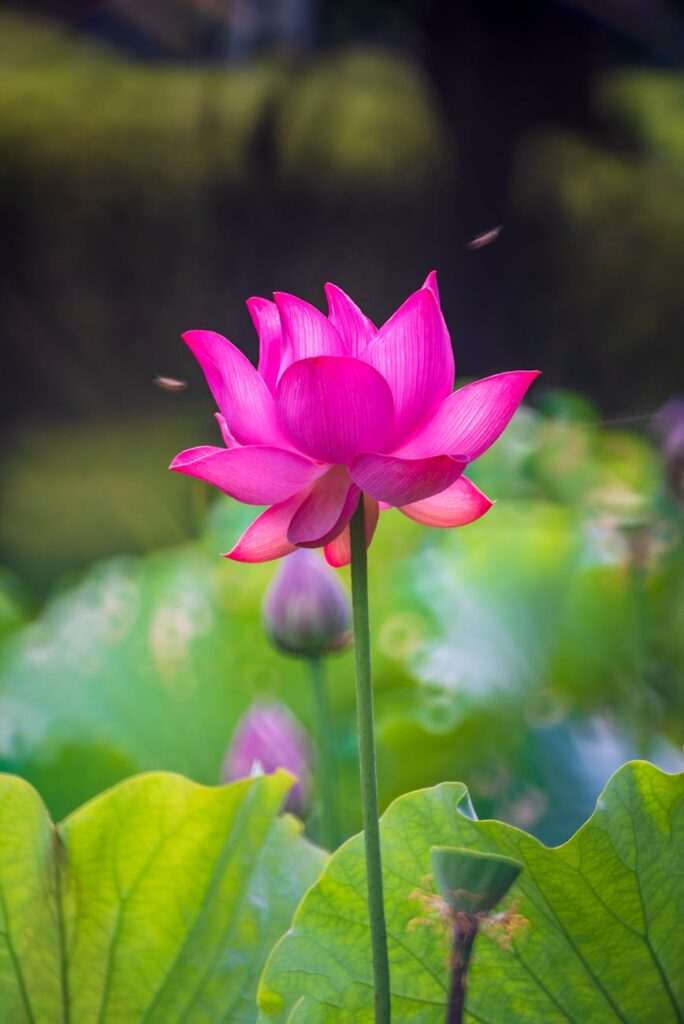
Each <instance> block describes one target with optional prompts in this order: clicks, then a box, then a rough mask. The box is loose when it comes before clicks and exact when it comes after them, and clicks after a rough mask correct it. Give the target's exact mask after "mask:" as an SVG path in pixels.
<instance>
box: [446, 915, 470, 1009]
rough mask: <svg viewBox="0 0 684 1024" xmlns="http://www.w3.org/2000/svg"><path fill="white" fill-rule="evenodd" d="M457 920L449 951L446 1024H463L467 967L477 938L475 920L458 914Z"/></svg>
mask: <svg viewBox="0 0 684 1024" xmlns="http://www.w3.org/2000/svg"><path fill="white" fill-rule="evenodd" d="M459 918H460V919H461V920H460V922H459V923H457V924H456V927H455V929H454V939H453V946H452V950H451V986H450V988H449V1002H448V1004H447V1013H446V1024H463V1014H464V1011H465V1001H466V983H467V980H468V965H469V964H470V954H471V953H472V951H473V943H474V942H475V939H476V937H477V927H478V925H477V918H476V917H475V916H474V915H470V914H460V915H459Z"/></svg>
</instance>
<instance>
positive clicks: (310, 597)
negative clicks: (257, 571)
mask: <svg viewBox="0 0 684 1024" xmlns="http://www.w3.org/2000/svg"><path fill="white" fill-rule="evenodd" d="M263 614H264V626H265V628H266V632H267V633H268V635H269V638H270V640H271V641H272V642H273V643H274V644H275V646H276V647H279V648H280V649H281V650H282V651H285V652H286V653H287V654H295V655H297V656H298V657H300V658H318V657H320V656H321V655H323V654H327V653H329V652H330V651H336V650H339V649H340V648H342V647H345V646H346V645H347V644H348V643H349V642H350V641H351V637H352V634H351V607H350V604H349V597H348V596H347V592H346V590H345V589H344V587H343V586H342V584H341V583H340V581H339V580H338V578H337V576H336V574H335V572H334V571H333V570H332V569H331V568H330V567H329V566H328V565H327V564H326V562H325V561H324V560H323V559H322V558H321V556H320V555H318V554H316V552H315V551H310V550H308V549H307V548H298V549H297V550H296V551H293V552H292V554H291V555H288V556H287V558H285V559H284V561H283V562H282V564H281V566H280V568H279V569H278V571H277V572H276V574H275V576H274V577H273V581H272V583H271V585H270V587H269V588H268V590H267V592H266V597H265V599H264V608H263Z"/></svg>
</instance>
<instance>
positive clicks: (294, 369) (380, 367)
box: [170, 271, 538, 566]
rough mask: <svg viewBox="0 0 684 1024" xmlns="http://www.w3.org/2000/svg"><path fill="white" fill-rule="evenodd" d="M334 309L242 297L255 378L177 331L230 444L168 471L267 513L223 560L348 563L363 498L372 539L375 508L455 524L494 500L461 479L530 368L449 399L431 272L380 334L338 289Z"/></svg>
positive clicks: (520, 391) (448, 356) (500, 423)
mask: <svg viewBox="0 0 684 1024" xmlns="http://www.w3.org/2000/svg"><path fill="white" fill-rule="evenodd" d="M325 290H326V294H327V298H328V306H329V313H328V316H327V317H326V316H324V315H323V313H321V312H320V311H319V310H318V309H316V308H315V307H314V306H311V305H309V303H308V302H304V301H303V300H302V299H298V298H296V297H295V296H294V295H287V294H284V293H281V292H278V293H276V295H275V302H269V301H268V300H266V299H260V298H253V299H249V300H248V302H247V306H248V309H249V312H250V314H251V316H252V319H253V321H254V325H255V327H256V329H257V332H258V334H259V342H260V354H259V369H258V371H257V370H255V369H254V367H253V366H252V364H251V363H250V362H249V360H248V359H247V358H246V357H245V356H244V355H243V354H242V352H240V350H239V349H237V348H236V347H235V346H234V345H232V344H231V343H230V342H229V341H227V339H226V338H223V337H222V336H221V335H220V334H215V333H214V332H213V331H188V332H187V333H186V334H184V335H183V338H184V340H185V341H186V343H187V344H188V345H189V347H190V349H191V351H192V352H193V354H194V356H195V358H196V359H197V361H198V362H199V364H200V366H201V367H202V370H203V371H204V375H205V377H206V378H207V383H208V384H209V387H210V388H211V391H212V394H213V396H214V398H215V399H216V404H217V405H218V407H219V410H220V412H219V413H218V414H217V418H218V421H219V424H220V426H221V431H222V434H223V440H224V442H225V447H223V448H218V447H212V446H210V445H203V446H201V447H199V448H190V449H189V450H187V451H184V452H181V453H180V455H177V456H176V458H175V459H174V460H173V462H172V463H171V467H170V468H171V469H173V470H176V471H177V472H179V473H187V474H188V475H189V476H196V477H199V479H200V480H206V481H207V483H210V484H213V485H214V486H215V487H218V488H219V489H220V490H222V491H224V492H225V493H226V494H229V495H230V496H231V497H233V498H235V499H236V500H237V501H242V502H245V503H246V504H249V505H268V506H270V507H269V508H267V509H266V511H265V512H262V513H261V515H259V516H258V517H257V518H256V519H255V520H254V522H253V523H252V525H251V526H249V527H248V529H247V530H246V531H245V533H244V534H243V535H242V537H241V538H240V540H239V541H238V542H237V544H236V545H235V547H234V548H233V550H232V551H230V552H229V553H228V555H227V557H228V558H233V559H236V560H237V561H241V562H265V561H268V560H270V559H272V558H280V557H281V556H282V555H286V554H288V553H289V552H291V551H294V549H295V548H297V547H311V548H313V547H323V548H324V550H325V556H326V558H327V560H328V562H329V563H330V564H331V565H333V566H340V565H346V564H347V563H348V562H349V560H350V541H349V528H348V523H349V520H350V519H351V517H352V515H353V513H354V510H355V509H356V506H357V505H358V502H359V499H360V497H361V494H362V493H363V495H364V501H365V505H366V523H367V527H368V528H367V536H368V543H370V541H371V538H372V536H373V533H374V531H375V527H376V525H377V520H378V511H379V508H381V507H382V508H391V507H396V508H398V509H399V510H400V511H401V512H403V513H404V514H405V515H407V516H409V517H410V518H411V519H416V520H418V522H421V523H426V524H427V525H429V526H440V527H447V526H463V525H465V524H466V523H470V522H473V520H475V519H478V518H479V517H480V516H482V515H484V513H485V512H486V511H487V510H488V509H489V508H490V507H491V505H492V502H491V501H490V500H489V498H487V497H486V496H485V495H484V494H483V493H482V492H481V491H480V490H478V488H477V487H475V485H474V484H472V483H471V482H470V481H469V480H468V479H467V478H466V477H465V476H463V475H462V474H463V470H464V469H465V467H466V466H467V465H468V463H469V462H472V461H473V460H474V459H477V458H478V456H480V455H482V453H483V452H484V451H486V449H487V448H489V446H490V445H491V444H493V443H494V441H496V439H497V438H498V437H499V435H500V434H501V432H502V431H503V430H504V429H505V427H506V426H507V425H508V423H509V421H510V419H511V417H512V415H513V413H514V412H515V410H516V409H517V407H518V405H519V404H520V402H521V400H522V398H523V396H524V394H525V392H526V391H527V389H528V387H529V386H530V384H531V383H532V381H533V380H534V378H535V377H536V376H537V374H538V371H536V370H515V371H512V372H510V373H500V374H497V375H496V376H494V377H487V378H485V379H484V380H479V381H475V382H473V383H472V384H466V385H465V387H462V388H461V389H460V390H458V391H455V392H453V393H452V389H453V383H454V357H453V353H452V349H451V342H450V340H449V333H448V331H447V328H446V324H445V322H444V317H443V316H442V312H441V309H440V305H439V294H438V291H437V277H436V274H435V273H434V271H433V272H432V273H431V274H430V275H429V276H428V278H427V280H426V282H425V284H424V285H423V287H422V288H420V289H419V290H418V291H417V292H414V293H413V295H411V296H409V298H408V299H407V300H406V302H404V304H403V305H402V306H400V308H399V309H398V310H397V312H396V313H394V315H393V316H391V317H390V319H389V320H388V321H387V323H385V324H384V325H383V326H382V327H381V328H380V329H379V330H378V329H377V328H376V327H375V326H374V325H373V324H372V323H371V321H370V320H369V319H368V317H366V316H364V314H363V313H362V312H361V310H360V309H359V308H358V306H356V304H355V303H354V302H352V300H351V299H350V298H349V296H348V295H346V294H345V293H344V292H343V291H342V290H341V289H340V288H338V287H336V286H335V285H332V284H328V285H326V289H325Z"/></svg>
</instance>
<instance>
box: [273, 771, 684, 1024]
mask: <svg viewBox="0 0 684 1024" xmlns="http://www.w3.org/2000/svg"><path fill="white" fill-rule="evenodd" d="M465 801H466V791H465V789H464V787H463V786H461V785H460V784H457V783H445V784H443V785H441V786H438V787H437V788H436V789H432V790H426V791H423V792H418V793H410V794H408V795H407V796H404V797H401V798H400V799H399V800H397V801H396V802H395V803H394V804H392V806H391V807H390V808H389V809H388V810H387V812H386V813H385V815H384V816H383V818H382V823H381V835H382V843H383V853H384V872H385V881H386V906H387V918H388V931H389V951H390V965H391V980H392V993H393V1013H394V1018H393V1019H395V1020H396V1022H397V1024H408V1022H409V1021H410V1022H411V1024H441V1022H442V1021H443V1020H444V1011H445V1003H446V995H447V985H448V978H447V963H448V924H447V923H445V917H444V915H443V914H442V913H441V912H440V909H439V905H436V904H435V898H434V897H435V893H434V889H433V887H432V885H431V884H430V882H429V879H428V877H427V876H429V873H430V871H431V863H430V852H431V848H432V847H433V846H434V844H435V843H437V844H448V845H453V844H457V845H458V846H461V847H465V848H467V849H471V850H476V851H483V852H491V853H496V854H502V855H504V856H506V857H511V858H513V859H514V860H516V861H519V862H521V863H522V864H523V866H524V870H523V872H522V874H521V875H520V877H519V879H518V881H517V882H516V883H515V885H514V887H513V888H512V890H511V897H512V899H513V900H514V903H513V904H511V905H510V907H509V917H508V919H507V920H504V921H499V922H498V923H497V921H496V919H494V920H493V921H492V922H491V924H490V925H489V926H487V927H483V928H482V929H481V934H480V936H479V938H478V939H477V940H476V946H475V955H474V958H473V964H472V967H471V971H470V979H469V987H468V996H467V1004H466V1019H467V1020H468V1021H472V1022H478V1021H483V1020H484V1021H488V1022H490V1024H504V1022H505V1024H518V1022H520V1024H527V1022H529V1021H544V1022H545V1024H555V1022H556V1021H558V1022H559V1024H560V1022H561V1021H565V1022H567V1021H568V1020H570V1021H577V1022H579V1021H582V1022H583V1024H590V1022H596V1024H599V1022H601V1024H603V1022H607V1021H612V1020H616V1021H622V1022H623V1024H628V1022H630V1024H631V1022H633V1024H645V1022H647V1021H648V1022H653V1024H655V1022H658V1024H677V1022H679V1021H681V1020H682V1014H684V946H683V945H682V943H681V941H680V930H681V919H682V914H684V885H683V884H682V873H681V845H682V842H683V841H684V776H682V775H679V776H669V775H665V774H663V773H661V772H659V771H658V770H657V769H655V768H653V767H652V766H651V765H648V764H645V763H640V762H636V763H632V764H629V765H626V766H625V767H624V768H622V769H621V770H620V771H619V772H618V773H617V774H616V775H615V776H614V777H613V778H612V779H611V781H610V782H609V784H608V786H607V787H606V789H605V791H604V792H603V794H602V795H601V797H600V799H599V803H598V805H597V808H596V811H595V812H594V814H593V815H592V817H591V818H590V820H589V821H588V822H587V823H586V824H585V825H584V826H583V828H582V829H580V831H579V832H578V833H577V834H576V835H575V836H573V838H572V839H571V840H569V841H568V842H567V843H566V844H565V845H564V846H561V847H558V848H556V849H549V848H547V847H545V846H543V845H542V844H541V843H539V842H538V841H537V840H536V839H533V838H532V837H531V836H528V835H526V834H525V833H524V832H519V831H518V830H516V829H513V828H511V827H509V826H506V825H503V824H501V823H500V822H496V821H484V822H479V821H474V820H472V819H471V817H469V816H468V811H467V804H466V806H465V808H464V802H465ZM364 901H365V878H364V865H363V847H362V842H361V837H356V838H355V839H352V840H350V841H349V842H348V843H346V844H345V845H344V846H343V847H342V848H341V849H340V850H338V851H337V852H336V853H335V854H334V855H333V856H332V858H331V859H330V861H329V863H328V866H327V867H326V869H325V871H324V872H323V874H322V876H321V878H320V879H319V880H318V882H317V883H316V884H315V885H314V887H313V888H312V889H311V890H310V891H309V892H308V893H307V895H306V896H305V898H304V900H303V901H302V904H301V906H300V907H299V909H298V911H297V913H296V915H295V918H294V921H293V925H292V928H291V929H290V931H289V932H288V933H287V935H285V936H284V937H283V938H282V939H281V940H280V942H279V943H278V945H277V946H276V947H275V950H274V951H273V953H272V955H271V957H270V958H269V961H268V963H267V965H266V969H265V972H264V975H263V977H262V979H261V983H260V986H259V1006H260V1009H261V1020H262V1021H263V1022H264V1024H265V1022H266V1021H271V1022H273V1024H276V1022H279V1021H283V1022H284V1021H288V1022H289V1024H300V1022H305V1021H306V1022H307V1024H319V1022H320V1024H322V1022H330V1024H333V1022H334V1024H344V1022H349V1024H351V1022H360V1021H364V1022H365V1021H366V1020H370V1019H371V1013H372V1010H371V1006H372V991H371V988H370V986H369V980H370V966H369V936H368V927H367V923H366V915H365V902H364ZM513 915H515V916H513ZM447 921H448V918H447ZM506 935H507V936H508V940H507V941H503V940H504V938H505V936H506Z"/></svg>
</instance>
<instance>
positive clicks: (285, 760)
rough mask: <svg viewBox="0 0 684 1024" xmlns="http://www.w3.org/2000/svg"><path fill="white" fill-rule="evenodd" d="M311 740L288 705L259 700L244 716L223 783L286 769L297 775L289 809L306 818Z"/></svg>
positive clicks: (233, 740) (309, 790)
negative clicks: (262, 702) (265, 702)
mask: <svg viewBox="0 0 684 1024" xmlns="http://www.w3.org/2000/svg"><path fill="white" fill-rule="evenodd" d="M311 749H312V748H311V742H310V740H309V737H308V736H307V734H306V732H305V731H304V729H303V728H302V726H301V725H300V724H299V722H298V721H297V719H296V718H295V717H294V715H293V714H291V713H290V711H288V709H287V708H286V707H285V705H284V704H277V703H273V704H261V703H258V702H257V703H255V704H252V706H251V707H250V708H249V710H248V711H247V712H246V713H245V714H244V715H243V716H242V718H241V719H240V721H239V722H238V725H237V728H236V730H235V732H234V734H233V738H232V740H231V742H230V746H229V748H228V752H227V754H226V757H225V760H224V762H223V768H222V770H221V778H222V781H223V782H234V781H235V780H236V779H246V778H249V776H250V775H260V774H262V773H263V774H270V772H274V771H275V770H276V769H277V768H285V769H287V771H289V772H291V773H292V774H293V775H295V776H296V777H297V780H298V781H297V783H296V785H294V786H293V787H292V789H291V790H290V793H289V795H288V798H287V802H286V804H285V809H286V810H288V811H291V812H292V813H293V814H297V815H298V816H299V817H302V816H303V814H304V812H305V810H306V808H307V805H308V802H309V796H310V793H311V768H310V764H311V759H312V753H311Z"/></svg>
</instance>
